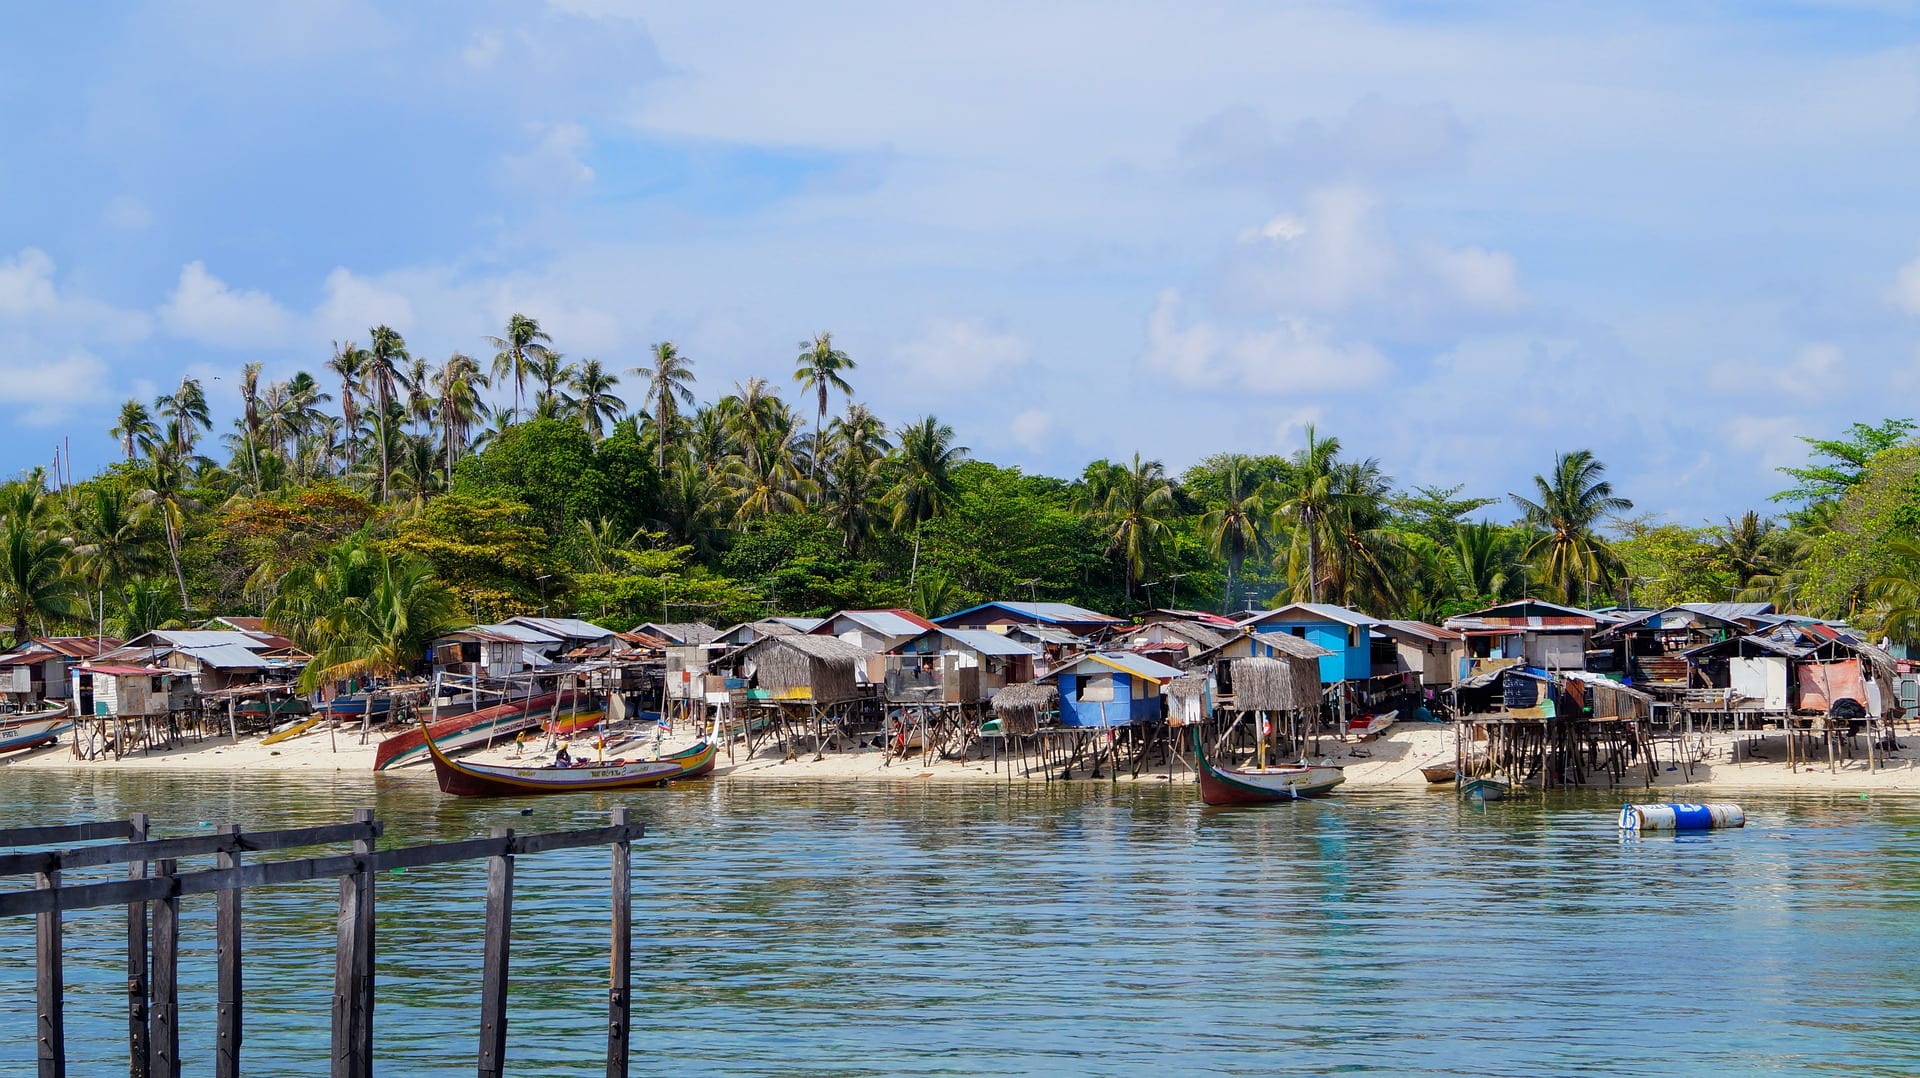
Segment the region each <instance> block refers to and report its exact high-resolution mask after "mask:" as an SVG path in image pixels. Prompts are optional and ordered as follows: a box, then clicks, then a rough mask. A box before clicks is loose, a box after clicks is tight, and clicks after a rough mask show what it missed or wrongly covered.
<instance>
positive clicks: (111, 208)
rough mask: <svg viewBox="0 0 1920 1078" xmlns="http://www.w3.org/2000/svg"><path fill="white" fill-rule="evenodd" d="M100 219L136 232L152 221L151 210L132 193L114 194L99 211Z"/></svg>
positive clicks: (124, 229)
mask: <svg viewBox="0 0 1920 1078" xmlns="http://www.w3.org/2000/svg"><path fill="white" fill-rule="evenodd" d="M100 220H101V221H102V222H103V223H105V224H107V225H109V226H111V227H113V228H118V229H121V230H123V231H126V232H138V231H140V230H141V229H144V228H146V227H147V226H148V225H150V224H152V223H153V211H152V210H149V209H147V205H146V203H144V202H142V201H140V200H139V199H137V198H135V197H133V196H132V195H115V196H114V197H113V198H111V199H109V200H108V201H107V204H106V206H105V208H103V209H102V210H101V211H100Z"/></svg>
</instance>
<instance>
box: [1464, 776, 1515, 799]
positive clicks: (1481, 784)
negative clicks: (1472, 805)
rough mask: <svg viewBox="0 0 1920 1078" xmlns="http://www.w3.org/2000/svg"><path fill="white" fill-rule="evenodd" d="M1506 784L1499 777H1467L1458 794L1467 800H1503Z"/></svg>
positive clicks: (1505, 793)
mask: <svg viewBox="0 0 1920 1078" xmlns="http://www.w3.org/2000/svg"><path fill="white" fill-rule="evenodd" d="M1507 789H1508V787H1507V784H1506V783H1504V782H1501V781H1500V780H1499V779H1490V778H1486V777H1484V776H1482V777H1480V778H1477V779H1468V780H1467V781H1466V782H1464V783H1462V784H1461V786H1460V796H1461V797H1464V798H1466V799H1467V800H1469V801H1504V800H1506V796H1507Z"/></svg>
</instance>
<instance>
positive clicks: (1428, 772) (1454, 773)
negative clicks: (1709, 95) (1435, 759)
mask: <svg viewBox="0 0 1920 1078" xmlns="http://www.w3.org/2000/svg"><path fill="white" fill-rule="evenodd" d="M1420 773H1421V774H1422V775H1425V776H1426V778H1427V781H1428V782H1431V783H1433V784H1434V785H1436V786H1437V785H1439V784H1440V783H1443V782H1452V781H1453V780H1454V779H1457V778H1459V777H1460V768H1459V767H1457V766H1455V765H1453V764H1432V765H1429V766H1427V767H1423V768H1421V769H1420Z"/></svg>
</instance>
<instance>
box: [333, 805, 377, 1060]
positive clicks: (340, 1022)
mask: <svg viewBox="0 0 1920 1078" xmlns="http://www.w3.org/2000/svg"><path fill="white" fill-rule="evenodd" d="M353 822H355V823H358V824H370V823H372V822H373V810H371V809H357V810H355V811H354V814H353ZM372 850H373V844H372V842H371V841H369V840H367V839H360V838H356V839H354V841H353V852H354V855H355V856H356V857H357V858H359V862H358V864H357V865H356V866H355V868H354V870H353V871H352V872H350V873H348V874H347V875H344V876H342V877H340V909H339V913H338V914H337V916H336V919H335V923H334V931H335V936H336V942H335V945H334V952H333V1069H332V1074H333V1078H371V1075H372V1074H373V1049H372V1046H373V1005H372V998H371V997H372V993H373V864H372Z"/></svg>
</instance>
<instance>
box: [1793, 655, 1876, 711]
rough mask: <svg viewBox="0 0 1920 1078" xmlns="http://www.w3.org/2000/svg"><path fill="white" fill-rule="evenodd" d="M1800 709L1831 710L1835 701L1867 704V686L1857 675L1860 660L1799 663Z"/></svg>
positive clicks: (1858, 673) (1858, 674)
mask: <svg viewBox="0 0 1920 1078" xmlns="http://www.w3.org/2000/svg"><path fill="white" fill-rule="evenodd" d="M1799 673H1800V710H1802V711H1830V710H1832V708H1833V702H1834V701H1835V700H1857V701H1859V702H1860V703H1862V704H1864V703H1866V702H1867V683H1866V680H1865V679H1864V678H1862V677H1861V676H1860V660H1858V659H1847V660H1844V661H1842V662H1837V663H1801V664H1800V671H1799Z"/></svg>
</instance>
